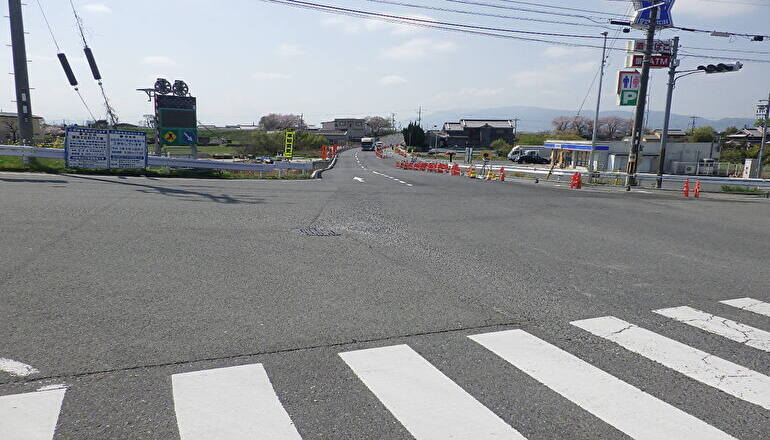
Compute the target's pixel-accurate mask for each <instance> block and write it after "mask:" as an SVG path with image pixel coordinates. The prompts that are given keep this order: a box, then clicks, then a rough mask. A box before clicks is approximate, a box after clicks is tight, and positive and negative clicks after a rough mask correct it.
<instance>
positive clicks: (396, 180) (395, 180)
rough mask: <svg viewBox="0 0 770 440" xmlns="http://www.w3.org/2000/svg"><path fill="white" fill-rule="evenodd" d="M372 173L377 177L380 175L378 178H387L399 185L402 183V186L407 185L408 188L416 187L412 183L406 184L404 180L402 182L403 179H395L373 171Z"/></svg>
mask: <svg viewBox="0 0 770 440" xmlns="http://www.w3.org/2000/svg"><path fill="white" fill-rule="evenodd" d="M372 173H374V174H376V175H378V176H382V177H387V178H388V179H390V180H392V181H394V182H398V183H400V184H402V185H406V186H414V185H412V184H411V183H406V182H404V181H403V180H401V179H397V178H395V177H393V176H388V175H387V174H383V173H380V172H378V171H372Z"/></svg>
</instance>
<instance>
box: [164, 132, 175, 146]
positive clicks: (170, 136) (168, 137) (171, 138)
mask: <svg viewBox="0 0 770 440" xmlns="http://www.w3.org/2000/svg"><path fill="white" fill-rule="evenodd" d="M163 139H165V140H166V141H167V142H168V143H170V144H171V143H174V141H175V140H176V133H174V132H173V131H167V132H166V134H164V135H163Z"/></svg>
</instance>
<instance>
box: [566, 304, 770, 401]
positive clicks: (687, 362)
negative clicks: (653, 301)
mask: <svg viewBox="0 0 770 440" xmlns="http://www.w3.org/2000/svg"><path fill="white" fill-rule="evenodd" d="M571 324H572V325H574V326H576V327H579V328H581V329H583V330H585V331H587V332H590V333H593V334H594V335H596V336H599V337H600V338H604V339H607V340H610V341H612V342H615V343H616V344H618V345H620V346H621V347H623V348H625V349H627V350H630V351H632V352H634V353H637V354H640V355H642V356H644V357H646V358H647V359H650V360H653V361H655V362H658V363H660V364H662V365H664V366H666V367H668V368H671V369H672V370H674V371H677V372H679V373H681V374H684V375H685V376H687V377H689V378H691V379H694V380H697V381H698V382H701V383H704V384H706V385H709V386H712V387H714V388H716V389H719V390H722V391H724V392H725V393H727V394H730V395H733V396H735V397H737V398H739V399H742V400H745V401H747V402H751V403H753V404H756V405H759V406H761V407H762V408H765V409H770V377H768V376H765V375H764V374H760V373H757V372H756V371H753V370H750V369H748V368H746V367H742V366H740V365H738V364H734V363H732V362H730V361H726V360H724V359H722V358H719V357H716V356H714V355H712V354H709V353H706V352H705V351H701V350H698V349H696V348H693V347H690V346H688V345H685V344H682V343H681V342H677V341H675V340H673V339H669V338H667V337H665V336H661V335H659V334H657V333H654V332H651V331H649V330H647V329H643V328H641V327H637V326H636V325H633V324H630V323H628V322H626V321H623V320H622V319H618V318H615V317H613V316H606V317H603V318H594V319H585V320H582V321H574V322H572V323H571Z"/></svg>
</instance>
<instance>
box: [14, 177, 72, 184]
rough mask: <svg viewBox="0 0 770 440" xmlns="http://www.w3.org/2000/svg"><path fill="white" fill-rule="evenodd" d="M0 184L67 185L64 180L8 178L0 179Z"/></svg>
mask: <svg viewBox="0 0 770 440" xmlns="http://www.w3.org/2000/svg"><path fill="white" fill-rule="evenodd" d="M0 182H10V183H55V184H62V183H67V181H66V180H46V179H24V178H22V179H13V178H9V177H0Z"/></svg>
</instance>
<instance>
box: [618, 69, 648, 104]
mask: <svg viewBox="0 0 770 440" xmlns="http://www.w3.org/2000/svg"><path fill="white" fill-rule="evenodd" d="M641 85H642V74H641V73H639V72H637V71H636V70H630V71H629V70H621V71H620V72H618V105H620V106H635V105H636V104H637V103H638V102H639V89H640V87H641Z"/></svg>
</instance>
